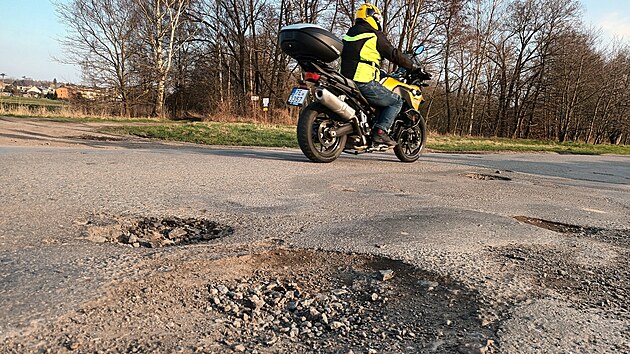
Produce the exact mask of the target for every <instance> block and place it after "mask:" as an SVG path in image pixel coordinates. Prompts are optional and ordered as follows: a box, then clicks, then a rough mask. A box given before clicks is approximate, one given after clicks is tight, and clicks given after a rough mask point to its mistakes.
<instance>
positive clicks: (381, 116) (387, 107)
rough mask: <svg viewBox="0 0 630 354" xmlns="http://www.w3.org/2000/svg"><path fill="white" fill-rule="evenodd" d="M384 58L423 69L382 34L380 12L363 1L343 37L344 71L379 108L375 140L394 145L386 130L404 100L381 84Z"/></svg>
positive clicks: (410, 67) (343, 73)
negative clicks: (382, 59) (382, 60)
mask: <svg viewBox="0 0 630 354" xmlns="http://www.w3.org/2000/svg"><path fill="white" fill-rule="evenodd" d="M383 57H384V58H386V59H388V60H389V61H391V62H393V63H394V64H396V65H398V66H401V67H403V68H405V69H407V70H420V68H419V67H417V66H416V65H415V64H414V62H413V61H412V60H411V59H410V58H409V57H407V56H406V55H404V54H403V53H401V51H399V50H398V49H397V48H395V47H394V46H393V45H392V44H391V43H390V42H389V40H388V39H387V37H386V36H385V34H384V33H383V16H382V15H381V11H380V10H379V9H378V8H377V7H376V6H374V5H372V4H363V5H361V6H360V7H359V10H358V11H357V13H356V15H355V22H354V26H352V27H350V29H349V30H348V33H347V34H346V35H345V36H344V37H343V50H342V51H341V74H342V75H343V76H345V77H347V78H349V79H352V80H354V81H355V82H356V84H357V87H358V88H359V90H360V91H361V94H362V95H363V97H365V99H366V100H367V101H368V103H369V104H370V105H371V106H372V107H374V108H376V113H377V119H376V124H375V125H374V127H373V128H372V141H373V142H375V143H377V144H386V145H388V146H390V147H392V146H396V144H397V143H396V142H395V141H394V140H393V139H392V138H390V137H389V135H388V134H387V131H388V130H389V128H390V127H391V126H392V124H393V123H394V119H395V118H396V116H397V115H398V113H399V112H400V109H401V108H402V105H403V100H402V98H401V97H400V95H398V94H395V93H394V92H392V91H390V90H388V89H387V88H385V86H383V85H381V84H380V83H379V80H380V66H379V65H380V61H381V58H383Z"/></svg>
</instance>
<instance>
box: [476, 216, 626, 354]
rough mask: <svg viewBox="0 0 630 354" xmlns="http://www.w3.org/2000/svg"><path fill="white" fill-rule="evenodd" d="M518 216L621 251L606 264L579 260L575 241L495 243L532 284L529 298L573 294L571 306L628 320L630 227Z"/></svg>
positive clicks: (501, 255) (567, 237)
mask: <svg viewBox="0 0 630 354" xmlns="http://www.w3.org/2000/svg"><path fill="white" fill-rule="evenodd" d="M515 219H517V220H518V221H521V222H525V223H528V224H531V225H534V226H537V227H541V228H544V229H548V230H551V231H554V232H557V233H558V234H560V235H562V236H563V238H564V240H565V241H566V242H567V244H568V245H569V246H570V245H571V242H572V241H571V240H572V239H574V240H575V241H579V239H581V238H590V239H593V240H597V241H600V242H604V243H608V244H610V245H611V246H612V247H613V248H614V249H615V252H616V253H617V255H616V257H615V258H614V259H613V260H612V262H609V263H608V265H606V266H602V265H601V264H588V263H586V264H585V263H582V262H576V259H579V257H581V255H580V252H582V250H580V249H577V248H576V249H574V248H573V247H568V248H567V247H554V246H551V245H512V246H505V247H491V248H490V250H489V251H490V253H491V254H494V255H495V257H498V259H499V260H500V261H501V262H503V266H504V267H510V268H511V270H510V273H518V274H521V275H523V276H525V277H527V278H528V279H529V280H530V281H531V283H532V285H534V287H532V290H530V294H529V296H528V298H539V299H542V298H548V297H549V296H553V297H555V296H556V295H552V294H554V293H555V294H559V296H561V297H562V298H564V299H571V301H570V302H569V303H568V304H569V306H570V307H571V308H574V309H577V310H580V311H589V310H593V309H594V310H596V311H598V313H601V314H602V316H603V317H604V318H608V319H611V320H622V321H628V320H630V309H629V307H628V301H629V296H630V283H628V279H630V230H624V229H617V230H611V229H605V228H595V227H583V226H578V225H571V224H565V223H559V222H553V221H548V220H543V219H537V218H530V217H525V216H518V217H515ZM550 290H551V291H552V292H551V293H550ZM522 300H524V299H522ZM512 302H513V303H512V305H516V304H517V303H518V302H519V300H518V299H516V300H514V301H512ZM496 311H497V312H498V313H500V315H499V317H501V318H504V319H505V317H506V316H509V314H508V313H507V312H506V311H507V306H499V307H497V309H496ZM615 346H616V350H615V352H619V353H621V352H625V351H627V347H625V346H619V345H616V344H615Z"/></svg>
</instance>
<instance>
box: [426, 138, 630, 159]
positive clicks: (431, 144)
mask: <svg viewBox="0 0 630 354" xmlns="http://www.w3.org/2000/svg"><path fill="white" fill-rule="evenodd" d="M427 148H429V149H432V150H436V151H442V152H502V151H511V152H555V153H559V154H580V155H601V154H619V155H630V146H624V145H610V144H597V145H594V144H585V143H574V142H565V143H557V142H553V141H541V140H530V139H507V138H476V137H460V136H443V135H430V136H429V139H428V141H427Z"/></svg>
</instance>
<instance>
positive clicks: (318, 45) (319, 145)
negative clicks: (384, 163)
mask: <svg viewBox="0 0 630 354" xmlns="http://www.w3.org/2000/svg"><path fill="white" fill-rule="evenodd" d="M279 42H280V47H281V48H282V50H283V51H284V52H285V53H286V54H288V55H289V56H290V57H292V58H293V59H295V60H296V61H297V63H298V65H299V66H300V67H301V68H302V70H303V71H304V75H303V79H302V80H300V86H298V87H294V88H293V90H292V92H291V94H290V96H289V98H288V100H287V104H288V105H291V106H299V107H304V108H302V110H301V112H300V116H299V119H298V126H297V138H298V143H299V146H300V149H301V150H302V152H303V153H304V155H305V156H306V157H307V158H309V159H310V160H311V161H314V162H323V163H326V162H332V161H334V160H336V159H337V158H338V157H339V156H340V155H341V153H342V152H347V153H352V154H359V153H366V152H375V151H386V150H388V149H389V147H388V146H386V145H379V144H375V143H374V142H373V141H372V136H371V127H372V125H373V122H374V121H375V119H376V110H375V109H374V108H372V107H371V106H370V105H369V104H368V102H367V101H366V99H365V98H364V97H363V96H362V95H361V92H360V91H359V89H358V87H357V86H356V84H355V83H354V81H352V80H350V79H348V78H346V77H344V76H342V75H341V74H340V73H339V72H338V71H337V70H335V68H334V67H333V66H332V65H331V63H333V62H334V61H335V60H337V59H338V58H339V56H340V54H341V50H342V48H343V44H342V42H341V40H339V39H338V38H337V37H336V36H335V35H334V34H332V33H331V32H329V31H327V30H325V29H324V28H322V27H320V26H317V25H313V24H296V25H290V26H286V27H283V28H282V29H281V30H280V34H279ZM423 50H424V47H423V46H418V47H416V49H415V50H414V52H413V53H412V54H413V58H414V60H415V58H416V56H417V55H419V54H420V53H422V51H423ZM381 72H382V75H381V80H380V83H381V84H383V85H384V86H385V87H386V88H387V89H389V90H391V91H393V92H395V93H397V94H398V95H400V96H401V97H402V98H403V101H404V102H403V108H402V109H401V111H400V113H399V114H398V116H397V117H396V119H395V120H394V123H393V125H392V127H391V129H390V132H389V135H390V137H391V138H392V139H394V140H395V141H396V142H397V143H398V145H396V146H395V147H394V153H395V154H396V157H398V159H399V160H400V161H402V162H414V161H417V160H418V158H419V157H420V154H421V153H422V150H423V149H424V146H425V144H426V136H427V132H426V124H425V121H424V118H423V117H422V115H421V114H420V112H419V107H420V104H422V102H423V101H424V98H423V95H422V87H426V86H428V85H427V84H426V83H425V82H424V81H426V80H428V79H429V78H430V75H428V74H427V73H425V72H422V71H417V72H409V71H407V70H405V69H404V68H398V69H397V70H396V71H395V72H393V73H391V74H388V73H385V72H383V71H381ZM309 101H310V103H309Z"/></svg>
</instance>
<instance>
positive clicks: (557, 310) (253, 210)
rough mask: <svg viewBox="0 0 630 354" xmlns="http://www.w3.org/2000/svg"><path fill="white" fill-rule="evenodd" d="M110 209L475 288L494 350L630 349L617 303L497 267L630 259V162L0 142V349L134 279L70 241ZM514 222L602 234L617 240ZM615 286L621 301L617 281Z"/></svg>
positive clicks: (133, 258) (132, 257) (123, 267)
mask: <svg viewBox="0 0 630 354" xmlns="http://www.w3.org/2000/svg"><path fill="white" fill-rule="evenodd" d="M53 145H54V144H53ZM471 174H479V175H491V176H500V177H507V178H509V180H498V179H488V180H486V179H479V178H471V176H473V177H474V175H471ZM120 215H127V216H128V215H136V216H165V215H176V216H182V217H203V218H209V219H213V220H217V221H220V222H223V223H226V224H229V225H232V226H233V227H234V229H235V233H234V234H233V235H231V236H229V237H228V238H225V239H222V240H221V241H216V242H221V243H222V244H226V245H229V244H234V245H238V244H253V243H255V242H260V241H264V240H276V241H277V240H282V242H284V243H286V244H289V245H292V246H296V247H304V248H314V249H323V250H338V251H343V252H359V253H371V254H379V255H383V256H387V257H390V258H393V259H398V260H403V261H405V262H408V263H410V264H412V265H414V266H417V267H418V268H421V269H426V270H430V271H432V272H436V273H439V274H444V275H447V276H449V277H452V278H453V279H455V280H457V281H458V282H460V283H461V284H463V285H465V286H467V287H470V288H473V289H475V290H477V291H478V292H479V294H480V295H479V296H480V298H481V300H480V301H481V303H483V304H484V306H486V308H487V309H488V313H487V318H486V320H487V321H489V322H491V323H493V325H494V326H496V328H498V332H497V337H498V339H499V346H498V348H499V351H500V352H506V353H517V352H518V353H523V352H608V351H609V350H612V349H613V348H614V349H616V350H618V349H619V348H625V350H627V351H630V341H629V338H628V326H629V325H630V321H629V318H630V316H629V315H628V300H627V298H624V299H622V300H620V301H617V302H616V303H613V305H610V306H586V307H585V306H581V305H580V304H581V302H580V301H582V300H584V299H582V300H579V299H577V300H576V297H575V296H574V294H572V293H567V292H563V291H561V290H562V289H551V288H546V287H544V286H540V284H539V283H538V282H537V281H536V275H535V274H534V273H532V271H533V270H535V269H533V270H532V267H529V268H528V267H525V266H523V267H519V266H512V263H510V262H511V261H513V260H514V259H512V258H506V257H505V254H506V252H508V251H509V252H512V251H513V250H515V249H517V250H528V252H530V254H533V253H535V250H537V249H544V250H547V251H549V252H550V253H549V252H548V253H545V254H551V255H554V254H556V255H558V257H559V258H562V262H561V263H558V264H556V265H555V266H556V267H560V268H562V269H560V268H558V269H554V270H553V271H556V270H557V271H562V272H571V271H572V269H576V267H577V268H579V267H588V269H600V268H601V269H615V268H616V267H620V264H621V265H624V264H626V265H627V255H628V252H627V251H628V245H629V242H628V239H629V238H630V233H629V231H628V230H630V157H623V156H576V155H557V154H480V155H475V154H435V153H428V154H425V155H424V156H423V157H422V158H421V159H420V160H419V161H418V162H416V163H413V164H403V163H400V162H398V161H397V159H396V157H395V156H394V155H393V153H384V154H370V155H359V156H353V155H342V157H341V158H340V159H339V160H338V161H336V162H334V163H331V164H324V165H322V164H314V163H310V162H308V160H307V159H306V158H305V157H303V156H302V154H301V152H300V151H299V150H293V149H248V148H222V147H197V146H193V145H185V144H160V143H152V142H144V141H140V142H137V141H131V142H130V141H124V142H106V141H96V140H94V141H89V140H85V139H84V140H82V141H77V143H76V145H75V146H74V147H56V146H30V147H29V146H0V339H5V338H9V337H11V336H15V335H18V334H20V333H22V334H23V333H26V332H28V331H29V330H33V328H36V327H37V326H41V325H45V323H46V322H47V321H51V320H54V318H56V317H57V316H59V315H61V314H64V313H67V312H68V311H71V310H72V309H73V308H76V307H77V306H78V305H80V304H82V303H85V302H88V301H90V300H92V299H94V298H95V297H97V296H98V294H100V293H102V292H103V288H104V286H105V285H106V284H108V283H110V282H112V281H116V280H117V279H123V278H125V277H126V276H127V274H132V273H134V267H136V266H137V265H138V264H139V263H140V262H141V259H140V258H139V256H137V255H136V254H134V253H133V252H132V251H133V249H129V248H125V247H121V246H119V245H113V244H99V243H93V242H90V241H88V240H85V239H84V238H83V236H82V231H83V230H84V227H85V222H86V220H90V219H91V218H94V217H96V216H106V217H117V216H120ZM515 216H526V217H529V218H538V219H543V220H547V221H551V222H559V223H564V224H570V225H577V226H583V227H591V228H598V229H603V230H609V231H610V230H612V232H616V233H617V235H618V236H619V235H621V236H620V237H621V241H618V242H616V243H610V242H606V240H602V239H597V238H593V237H586V236H585V237H577V236H571V235H567V234H562V233H558V232H554V231H550V230H547V229H544V228H540V227H537V226H534V225H530V224H526V223H522V222H519V221H518V220H516V219H515V218H514V217H515ZM615 230H616V231H615ZM171 252H173V254H176V255H177V254H179V253H178V252H180V253H181V257H189V256H191V255H192V254H196V256H197V257H198V256H200V255H203V254H204V252H207V251H206V250H205V249H204V248H203V247H197V248H194V247H193V248H188V249H185V250H184V249H179V250H173V251H171ZM509 252H508V253H509ZM532 252H533V253H532ZM541 254H542V253H541ZM532 257H533V256H528V257H522V258H523V259H525V260H527V259H531V258H532ZM533 258H536V257H533ZM536 259H537V258H536ZM623 262H626V263H623ZM508 263H509V264H508ZM534 268H535V267H534ZM623 274H625V275H627V273H622V276H625V275H623ZM545 276H546V274H545ZM615 281H617V282H618V283H620V284H622V285H621V286H622V287H624V285H623V284H625V288H624V289H622V290H623V294H626V295H627V294H628V292H627V289H628V279H627V278H626V279H621V280H620V279H616V280H615ZM620 296H621V295H620ZM582 302H583V301H582Z"/></svg>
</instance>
